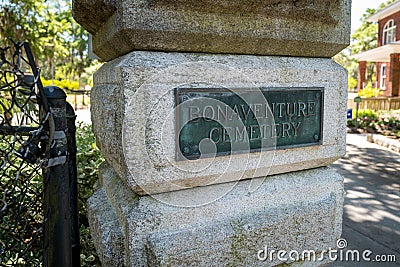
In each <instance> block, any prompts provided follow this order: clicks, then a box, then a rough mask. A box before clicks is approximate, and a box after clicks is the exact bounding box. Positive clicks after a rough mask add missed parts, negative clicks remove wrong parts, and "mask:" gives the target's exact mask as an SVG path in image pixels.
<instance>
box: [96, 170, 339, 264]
mask: <svg viewBox="0 0 400 267" xmlns="http://www.w3.org/2000/svg"><path fill="white" fill-rule="evenodd" d="M100 180H101V183H102V188H101V189H99V190H98V191H97V192H96V193H95V194H94V196H93V197H92V198H91V199H90V200H89V203H88V209H89V214H90V217H91V218H92V220H90V223H91V232H92V235H93V237H94V240H95V244H96V248H97V251H99V252H102V253H103V254H101V255H107V256H104V257H102V258H101V259H102V262H103V266H105V267H106V266H120V265H119V264H120V263H121V262H124V265H125V266H275V265H279V264H282V263H283V262H280V261H279V260H278V259H277V258H276V257H275V258H274V259H272V260H269V259H267V260H266V261H260V260H259V259H258V258H257V253H258V252H259V251H260V250H263V249H264V248H265V246H267V249H268V251H270V250H272V249H274V250H285V251H290V250H297V251H299V252H300V253H301V252H302V251H303V250H315V251H316V253H317V255H318V253H320V252H321V251H322V250H328V249H329V248H332V249H335V248H336V246H335V242H336V240H337V239H338V238H339V237H340V235H341V223H342V207H343V205H342V204H343V197H344V190H343V177H341V176H340V175H339V174H337V173H336V172H334V171H333V170H331V169H329V168H326V167H322V168H317V169H313V170H306V171H300V172H293V173H287V174H280V175H274V176H270V177H268V178H267V179H266V180H265V181H264V182H263V183H262V185H261V187H260V188H259V189H258V190H256V191H255V192H250V191H249V183H250V182H249V181H241V182H239V183H238V184H237V185H236V186H235V187H234V188H233V189H232V190H231V191H230V192H229V193H227V194H226V195H225V196H223V197H222V198H220V199H218V200H216V201H213V202H211V203H210V204H208V205H202V206H199V207H192V208H185V207H176V206H171V205H167V204H164V203H162V202H160V201H157V200H155V199H154V198H153V197H151V196H143V197H139V196H138V195H135V194H133V193H132V191H131V190H130V189H129V188H127V187H126V186H124V185H123V183H121V180H120V179H119V177H118V175H117V174H116V173H115V172H114V171H113V170H112V168H111V167H110V166H109V165H108V164H106V163H105V164H103V165H102V167H101V175H100ZM226 186H229V184H223V185H213V186H209V187H199V188H193V189H188V190H182V191H178V192H169V193H163V194H161V195H164V199H168V198H175V199H176V200H177V201H181V202H183V203H184V202H187V201H190V197H188V196H191V197H194V198H196V197H201V198H208V197H209V196H208V194H209V193H210V192H211V191H213V190H221V189H222V190H223V187H226ZM93 218H94V219H93ZM100 222H101V223H100ZM106 225H107V227H105V226H106ZM110 226H112V227H110ZM119 229H122V233H121V232H120V230H119ZM110 233H112V234H110ZM110 235H111V236H115V237H117V240H115V239H112V238H109V236H110ZM121 242H123V243H124V246H122V244H121ZM117 248H118V249H119V251H118V253H116V251H115V250H116V249H117ZM275 256H276V255H275ZM326 262H327V259H324V260H323V261H315V262H312V261H311V262H309V261H299V262H291V261H288V262H286V263H289V266H319V265H321V264H324V263H326ZM117 263H118V264H117Z"/></svg>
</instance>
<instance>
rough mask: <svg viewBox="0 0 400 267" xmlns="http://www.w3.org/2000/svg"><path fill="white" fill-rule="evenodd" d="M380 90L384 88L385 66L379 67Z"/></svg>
mask: <svg viewBox="0 0 400 267" xmlns="http://www.w3.org/2000/svg"><path fill="white" fill-rule="evenodd" d="M379 84H380V89H385V88H386V64H382V65H381V80H380V83H379Z"/></svg>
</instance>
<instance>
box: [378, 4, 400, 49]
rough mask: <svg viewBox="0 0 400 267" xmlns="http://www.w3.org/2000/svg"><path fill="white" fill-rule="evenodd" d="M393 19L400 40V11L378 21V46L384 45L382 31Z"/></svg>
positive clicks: (397, 38)
mask: <svg viewBox="0 0 400 267" xmlns="http://www.w3.org/2000/svg"><path fill="white" fill-rule="evenodd" d="M391 19H393V20H394V24H395V25H396V41H399V40H400V11H399V12H396V13H394V14H392V15H391V16H389V17H386V18H384V19H382V20H380V21H379V22H378V46H381V45H382V33H383V27H385V24H386V22H388V21H389V20H391Z"/></svg>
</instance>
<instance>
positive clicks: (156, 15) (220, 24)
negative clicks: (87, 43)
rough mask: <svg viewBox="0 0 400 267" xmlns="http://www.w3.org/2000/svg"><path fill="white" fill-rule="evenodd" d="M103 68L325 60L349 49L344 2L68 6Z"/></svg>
mask: <svg viewBox="0 0 400 267" xmlns="http://www.w3.org/2000/svg"><path fill="white" fill-rule="evenodd" d="M72 2H73V14H74V18H75V19H76V21H78V22H79V23H80V24H81V25H83V26H84V27H85V28H86V29H87V30H88V31H89V32H91V33H92V34H93V49H94V52H95V54H97V55H98V56H99V57H100V58H102V59H103V60H106V61H108V60H111V59H114V58H117V57H119V56H121V55H124V54H126V53H128V52H131V51H134V50H153V51H154V50H158V51H182V52H205V53H231V54H256V55H285V56H301V57H304V56H306V57H332V56H333V55H335V54H336V53H338V52H339V51H341V50H342V49H343V48H345V47H346V46H347V45H348V44H349V41H350V7H351V0H334V1H332V0H320V1H317V2H316V1H313V0H299V1H292V0H284V1H281V0H279V1H278V0H263V1H258V0H250V1H238V0H235V1H230V0H218V1H211V0H197V1H196V0H190V1H186V0H179V1H172V0H134V1H122V0H119V1H112V0H90V1H89V0H85V1H81V0H74V1H72Z"/></svg>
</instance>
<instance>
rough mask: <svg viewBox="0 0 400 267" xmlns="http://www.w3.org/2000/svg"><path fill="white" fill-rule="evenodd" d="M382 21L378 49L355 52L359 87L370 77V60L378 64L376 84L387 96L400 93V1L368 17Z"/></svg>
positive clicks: (371, 20) (379, 29) (379, 25)
mask: <svg viewBox="0 0 400 267" xmlns="http://www.w3.org/2000/svg"><path fill="white" fill-rule="evenodd" d="M367 21H368V22H377V23H378V46H377V48H374V49H371V50H368V51H365V52H362V53H359V54H357V55H354V58H356V59H358V90H360V89H362V88H363V86H364V84H365V80H366V66H367V62H375V63H376V82H377V83H376V84H377V87H378V88H379V89H380V90H381V91H382V94H383V95H384V96H400V90H399V88H400V1H396V2H394V3H393V4H391V5H389V6H387V7H385V8H384V9H382V10H380V11H378V12H377V13H375V14H374V15H372V16H371V17H369V18H368V19H367Z"/></svg>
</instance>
